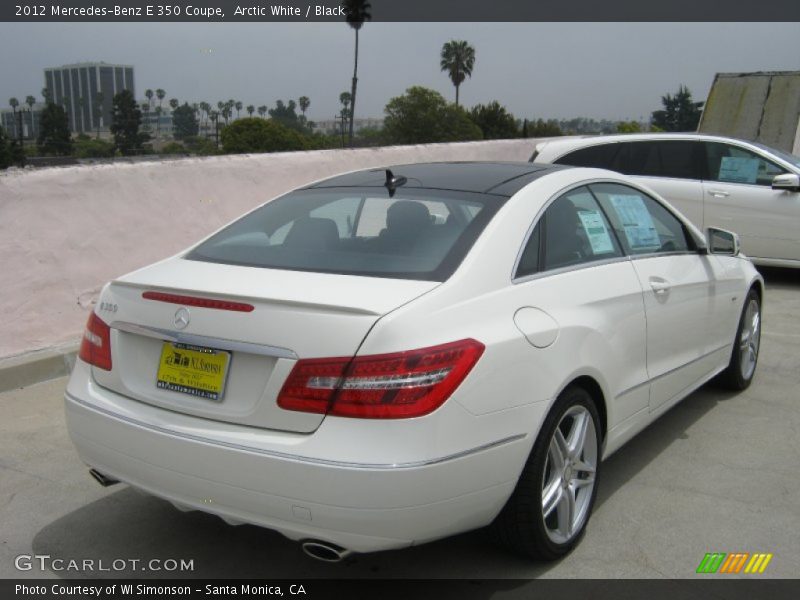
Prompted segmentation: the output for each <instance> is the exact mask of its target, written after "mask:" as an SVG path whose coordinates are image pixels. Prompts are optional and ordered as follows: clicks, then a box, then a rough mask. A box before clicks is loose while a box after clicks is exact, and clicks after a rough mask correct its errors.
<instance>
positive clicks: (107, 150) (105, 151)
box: [74, 136, 116, 158]
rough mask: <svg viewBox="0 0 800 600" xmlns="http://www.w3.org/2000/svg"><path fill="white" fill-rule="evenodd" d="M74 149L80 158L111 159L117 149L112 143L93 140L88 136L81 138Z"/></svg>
mask: <svg viewBox="0 0 800 600" xmlns="http://www.w3.org/2000/svg"><path fill="white" fill-rule="evenodd" d="M74 149H75V156H77V157H78V158H111V157H113V156H114V154H115V153H116V148H115V147H114V144H112V143H111V142H106V141H104V140H93V139H90V138H89V137H88V136H82V137H80V136H79V137H78V139H77V140H76V141H75V144H74Z"/></svg>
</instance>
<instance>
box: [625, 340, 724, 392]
mask: <svg viewBox="0 0 800 600" xmlns="http://www.w3.org/2000/svg"><path fill="white" fill-rule="evenodd" d="M728 347H730V344H723V345H722V346H720V347H719V348H715V349H714V350H710V351H708V352H706V353H705V354H703V355H702V356H698V357H697V358H693V359H692V360H690V361H689V362H686V363H684V364H682V365H679V366H677V367H675V368H673V369H670V370H669V371H665V372H664V373H661V375H656V376H655V377H651V378H650V379H648V380H646V381H643V382H642V383H637V384H636V385H634V386H633V387H629V388H628V389H626V390H623V391H621V392H620V393H619V394H617V395H616V396H614V398H615V399H617V398H621V397H622V396H624V395H625V394H629V393H630V392H632V391H634V390H637V389H639V388H640V387H642V386H645V385H647V384H649V383H653V382H654V381H658V380H659V379H661V378H662V377H666V376H667V375H672V374H673V373H674V372H675V371H680V370H681V369H683V368H685V367H688V366H689V365H693V364H694V363H696V362H699V361H701V360H703V359H704V358H708V357H709V356H711V355H712V354H716V353H717V352H719V351H720V350H724V349H726V348H728Z"/></svg>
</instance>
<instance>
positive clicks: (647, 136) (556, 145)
mask: <svg viewBox="0 0 800 600" xmlns="http://www.w3.org/2000/svg"><path fill="white" fill-rule="evenodd" d="M657 140H705V141H718V142H736V143H740V144H746V145H748V146H752V145H753V142H751V141H748V140H743V139H740V138H735V137H729V136H724V135H714V134H709V133H696V132H685V133H671V132H657V133H619V134H615V135H588V136H571V137H565V138H555V139H550V140H547V141H545V142H542V143H541V144H539V145H537V149H539V150H544V149H545V148H548V149H559V150H572V149H574V148H584V147H588V146H596V145H599V144H610V143H617V142H652V141H657Z"/></svg>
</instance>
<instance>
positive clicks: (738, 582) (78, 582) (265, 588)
mask: <svg viewBox="0 0 800 600" xmlns="http://www.w3.org/2000/svg"><path fill="white" fill-rule="evenodd" d="M798 593H800V582H798V580H786V579H784V580H765V579H720V578H715V579H687V580H641V579H639V580H637V579H633V580H591V579H576V580H528V579H493V580H485V579H484V580H446V579H445V580H442V579H437V580H407V579H401V580H391V579H365V580H352V579H344V580H331V579H308V580H305V581H300V580H282V579H279V580H248V581H234V580H219V581H211V580H191V579H174V580H113V579H66V580H53V579H44V580H43V579H39V580H35V579H27V580H20V579H5V580H2V581H0V597H1V598H3V600H11V599H12V598H13V599H22V598H29V599H33V598H35V599H37V600H68V599H69V600H79V599H80V600H84V599H102V600H123V599H136V600H163V599H165V598H181V599H193V600H200V599H203V600H211V599H219V598H228V599H230V598H259V599H261V600H267V599H269V598H289V599H297V600H328V599H331V600H361V599H363V600H390V599H400V598H402V599H403V600H410V599H417V598H435V599H436V600H451V599H452V600H467V599H478V600H484V599H485V600H488V599H489V598H502V599H513V598H520V599H521V598H546V599H547V600H560V599H564V600H567V599H568V600H575V599H576V598H581V599H591V600H605V599H609V600H612V599H613V600H626V599H629V598H630V599H634V598H637V599H638V598H643V597H647V599H648V600H661V599H664V600H683V599H691V600H706V599H707V598H720V599H723V598H724V599H726V600H753V599H754V598H769V599H770V600H783V599H784V598H785V599H789V598H791V599H792V600H794V599H795V598H797V597H798Z"/></svg>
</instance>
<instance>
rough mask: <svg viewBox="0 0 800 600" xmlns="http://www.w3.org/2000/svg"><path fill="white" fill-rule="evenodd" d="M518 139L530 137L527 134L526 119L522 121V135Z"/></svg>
mask: <svg viewBox="0 0 800 600" xmlns="http://www.w3.org/2000/svg"><path fill="white" fill-rule="evenodd" d="M520 137H523V138H527V137H530V134H529V133H528V119H525V120H524V121H522V133H520Z"/></svg>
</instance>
